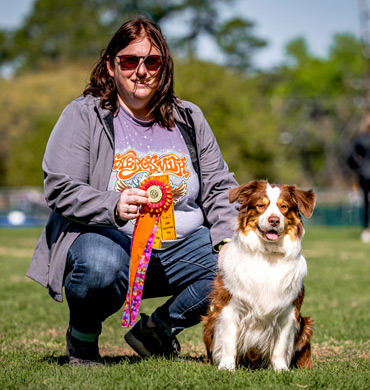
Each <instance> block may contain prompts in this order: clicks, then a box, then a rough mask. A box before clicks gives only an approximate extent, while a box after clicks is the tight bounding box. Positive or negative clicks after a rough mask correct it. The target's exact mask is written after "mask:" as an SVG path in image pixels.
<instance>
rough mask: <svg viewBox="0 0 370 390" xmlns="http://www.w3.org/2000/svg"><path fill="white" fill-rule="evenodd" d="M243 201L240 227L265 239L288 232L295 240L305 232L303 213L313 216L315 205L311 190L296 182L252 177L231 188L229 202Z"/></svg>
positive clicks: (239, 221)
mask: <svg viewBox="0 0 370 390" xmlns="http://www.w3.org/2000/svg"><path fill="white" fill-rule="evenodd" d="M236 200H238V201H239V203H240V213H239V217H238V226H237V229H238V230H239V231H240V232H242V233H244V234H246V235H247V234H248V233H249V232H250V231H254V232H255V233H256V234H257V235H258V236H259V237H260V238H261V239H262V240H264V241H266V242H276V241H278V240H279V238H280V237H282V236H284V235H289V236H290V238H291V239H292V240H295V239H297V238H298V239H299V238H301V237H302V235H303V233H304V229H303V225H302V221H301V215H300V214H302V215H304V216H305V217H311V215H312V213H313V210H314V207H315V194H314V192H313V191H312V190H309V191H303V190H301V189H299V188H297V187H296V186H295V185H270V184H269V183H268V182H267V181H264V180H261V181H251V182H249V183H247V184H243V185H241V186H239V187H236V188H232V189H231V190H230V191H229V201H230V203H233V202H235V201H236Z"/></svg>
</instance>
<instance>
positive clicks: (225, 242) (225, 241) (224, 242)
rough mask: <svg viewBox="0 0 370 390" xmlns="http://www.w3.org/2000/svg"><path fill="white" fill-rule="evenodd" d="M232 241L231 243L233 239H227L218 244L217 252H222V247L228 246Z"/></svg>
mask: <svg viewBox="0 0 370 390" xmlns="http://www.w3.org/2000/svg"><path fill="white" fill-rule="evenodd" d="M230 241H231V238H225V239H223V240H222V241H221V242H220V243H218V244H217V245H216V246H215V250H216V252H220V250H221V249H222V247H223V246H224V245H226V244H228V243H229V242H230Z"/></svg>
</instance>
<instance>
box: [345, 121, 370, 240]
mask: <svg viewBox="0 0 370 390" xmlns="http://www.w3.org/2000/svg"><path fill="white" fill-rule="evenodd" d="M348 165H349V166H350V168H352V169H353V170H354V171H355V172H356V175H357V178H358V182H359V184H360V187H361V189H362V193H363V217H362V223H363V230H362V233H361V240H362V242H365V243H369V242H370V229H369V221H370V220H369V193H370V115H367V116H366V117H365V120H364V123H363V131H362V132H361V134H360V135H359V136H358V137H357V138H356V139H355V140H354V141H353V144H352V147H351V150H350V154H349V157H348Z"/></svg>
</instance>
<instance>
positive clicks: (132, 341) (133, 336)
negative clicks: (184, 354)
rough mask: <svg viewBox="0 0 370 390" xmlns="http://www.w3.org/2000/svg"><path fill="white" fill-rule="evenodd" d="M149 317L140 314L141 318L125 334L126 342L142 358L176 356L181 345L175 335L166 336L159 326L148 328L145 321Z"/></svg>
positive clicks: (173, 357)
mask: <svg viewBox="0 0 370 390" xmlns="http://www.w3.org/2000/svg"><path fill="white" fill-rule="evenodd" d="M148 318H149V317H148V316H147V315H146V314H141V319H140V321H139V322H137V323H136V324H135V326H134V327H133V328H132V329H131V330H130V331H128V332H127V333H126V334H125V340H126V342H127V344H128V345H129V346H130V347H131V348H132V349H133V350H134V351H135V352H136V353H138V354H139V355H140V356H141V357H142V358H149V357H151V356H163V357H165V358H172V359H174V360H176V359H177V358H178V355H179V352H180V350H181V346H180V343H179V341H178V340H177V338H176V337H175V336H167V335H166V334H165V333H164V332H163V330H161V329H160V328H157V327H156V328H148V327H147V326H146V321H147V319H148Z"/></svg>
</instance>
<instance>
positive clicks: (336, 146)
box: [270, 34, 363, 185]
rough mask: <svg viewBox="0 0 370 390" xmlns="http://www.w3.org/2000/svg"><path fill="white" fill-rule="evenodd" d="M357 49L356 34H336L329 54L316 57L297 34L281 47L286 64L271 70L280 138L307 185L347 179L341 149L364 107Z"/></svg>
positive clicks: (345, 148)
mask: <svg viewBox="0 0 370 390" xmlns="http://www.w3.org/2000/svg"><path fill="white" fill-rule="evenodd" d="M361 47H362V45H361V42H360V41H359V40H358V39H357V38H356V37H354V36H352V35H349V34H338V35H336V36H335V37H334V40H333V44H332V46H331V48H330V51H329V54H328V57H327V58H318V57H316V56H314V55H312V54H311V53H310V51H309V49H308V45H307V43H306V42H305V40H304V39H302V38H298V39H296V40H294V41H292V42H290V43H289V44H288V45H287V47H286V50H287V55H288V62H287V64H288V65H285V66H282V67H280V68H278V69H275V70H274V73H273V74H270V78H273V79H274V83H273V84H272V85H271V86H270V87H271V89H270V93H271V94H272V96H273V98H272V99H273V103H274V104H273V109H274V112H275V113H276V115H277V117H278V118H279V127H280V132H281V134H282V137H283V142H285V143H286V147H287V151H288V152H289V156H290V157H291V159H292V160H294V161H296V160H298V161H300V167H301V175H302V177H304V178H305V179H306V181H307V182H308V183H321V184H323V183H324V184H325V185H335V184H342V183H343V182H345V181H346V180H347V179H346V175H347V173H348V172H347V170H346V167H345V153H346V152H347V147H348V140H349V138H350V137H351V134H353V133H354V132H355V131H356V130H357V127H358V126H359V122H360V117H361V114H362V109H363V99H362V91H361V88H362V86H361V79H362V69H363V62H362V57H361Z"/></svg>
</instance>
